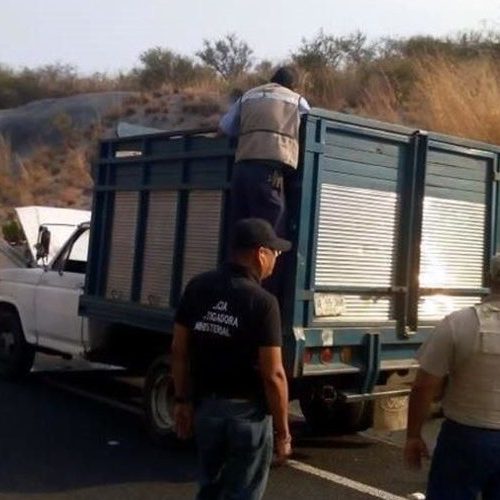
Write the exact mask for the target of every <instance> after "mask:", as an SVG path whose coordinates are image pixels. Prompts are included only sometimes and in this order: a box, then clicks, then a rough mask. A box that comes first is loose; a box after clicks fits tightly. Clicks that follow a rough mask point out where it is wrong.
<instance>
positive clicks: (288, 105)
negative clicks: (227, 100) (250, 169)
mask: <svg viewBox="0 0 500 500" xmlns="http://www.w3.org/2000/svg"><path fill="white" fill-rule="evenodd" d="M299 99H300V95H299V94H297V93H295V92H293V91H291V90H289V89H287V88H286V87H283V86H281V85H278V84H276V83H268V84H266V85H261V86H260V87H255V88H253V89H250V90H249V91H248V92H246V93H245V94H243V97H242V98H241V113H240V116H241V121H240V135H239V140H238V148H237V150H236V161H237V162H238V161H242V160H272V161H277V162H280V163H284V164H286V165H289V166H290V167H293V168H296V167H297V164H298V161H299V125H300V115H299Z"/></svg>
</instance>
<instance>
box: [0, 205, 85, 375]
mask: <svg viewBox="0 0 500 500" xmlns="http://www.w3.org/2000/svg"><path fill="white" fill-rule="evenodd" d="M17 215H18V218H19V221H20V223H21V225H22V228H23V230H24V234H25V236H26V242H27V247H28V248H29V250H30V252H31V258H30V259H26V266H25V267H21V266H19V267H12V268H7V269H2V270H0V373H1V375H2V376H3V377H5V378H10V379H15V378H19V377H21V376H23V375H25V374H26V373H27V372H29V371H30V369H31V366H32V364H33V357H34V352H35V350H40V351H44V350H45V351H47V352H54V353H56V352H57V353H60V354H64V355H69V356H73V355H77V354H78V355H81V354H84V352H85V350H86V345H87V343H88V328H87V322H86V320H84V319H83V318H82V317H81V316H79V315H78V299H79V296H80V294H81V293H82V291H83V285H84V281H85V267H86V260H87V249H88V239H89V221H90V212H89V211H85V210H72V209H61V208H48V207H23V208H20V209H17ZM47 231H48V232H47ZM42 233H45V235H46V236H45V238H46V243H45V245H47V249H48V252H46V254H44V255H42V253H43V252H41V250H42V249H41V247H40V246H39V243H40V242H39V241H38V240H39V236H41V234H42ZM48 234H50V242H49V241H48V240H47V236H48ZM37 243H38V245H37ZM37 248H38V251H37ZM37 253H38V255H37Z"/></svg>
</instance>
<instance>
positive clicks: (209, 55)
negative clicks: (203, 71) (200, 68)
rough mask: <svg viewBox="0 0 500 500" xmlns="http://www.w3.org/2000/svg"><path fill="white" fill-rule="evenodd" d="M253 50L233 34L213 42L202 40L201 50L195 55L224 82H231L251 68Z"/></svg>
mask: <svg viewBox="0 0 500 500" xmlns="http://www.w3.org/2000/svg"><path fill="white" fill-rule="evenodd" d="M252 54H253V50H252V49H251V48H250V47H249V45H248V44H247V43H246V42H245V41H243V40H238V37H237V35H236V34H235V33H229V34H228V35H226V36H225V37H224V38H221V39H220V40H215V41H209V40H203V50H200V51H198V52H197V53H196V55H197V56H198V57H199V58H200V59H201V60H202V61H203V62H204V63H205V64H206V65H207V66H209V67H211V68H213V69H214V70H215V71H217V73H219V74H220V75H221V76H222V77H223V78H225V79H226V80H231V79H233V78H235V77H237V76H239V75H240V74H241V73H243V72H244V71H247V70H249V69H250V68H251V66H252V57H251V56H252Z"/></svg>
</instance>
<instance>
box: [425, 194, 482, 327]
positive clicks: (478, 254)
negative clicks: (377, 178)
mask: <svg viewBox="0 0 500 500" xmlns="http://www.w3.org/2000/svg"><path fill="white" fill-rule="evenodd" d="M485 224H486V205H485V204H484V203H472V202H467V201H461V200H451V199H444V198H434V197H430V196H427V197H425V198H424V217H423V224H422V245H421V263H420V286H421V287H424V288H480V287H481V286H482V275H483V264H484V263H483V260H484V244H485V239H484V232H485ZM478 301H479V298H478V297H450V296H446V295H435V296H431V297H422V298H421V299H420V302H419V309H418V317H419V318H420V319H422V320H425V319H428V320H430V319H440V318H442V317H443V316H445V315H446V314H449V313H451V312H452V311H454V310H456V309H459V308H461V307H466V306H469V305H472V304H475V303H477V302H478Z"/></svg>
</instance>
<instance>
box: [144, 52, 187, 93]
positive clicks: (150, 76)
mask: <svg viewBox="0 0 500 500" xmlns="http://www.w3.org/2000/svg"><path fill="white" fill-rule="evenodd" d="M139 59H140V61H141V63H142V65H143V67H142V68H138V69H136V70H135V73H136V75H137V77H138V80H139V82H140V85H141V87H143V88H146V89H154V88H158V87H160V86H161V85H163V84H165V83H167V84H172V85H174V86H176V87H182V86H185V85H187V84H188V83H190V82H192V81H193V80H194V79H195V78H196V76H197V67H196V65H195V63H194V61H193V60H192V59H190V58H189V57H184V56H181V55H179V54H176V53H175V52H173V51H171V50H169V49H162V48H161V47H155V48H153V49H149V50H147V51H146V52H143V53H142V54H141V55H140V57H139Z"/></svg>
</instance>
